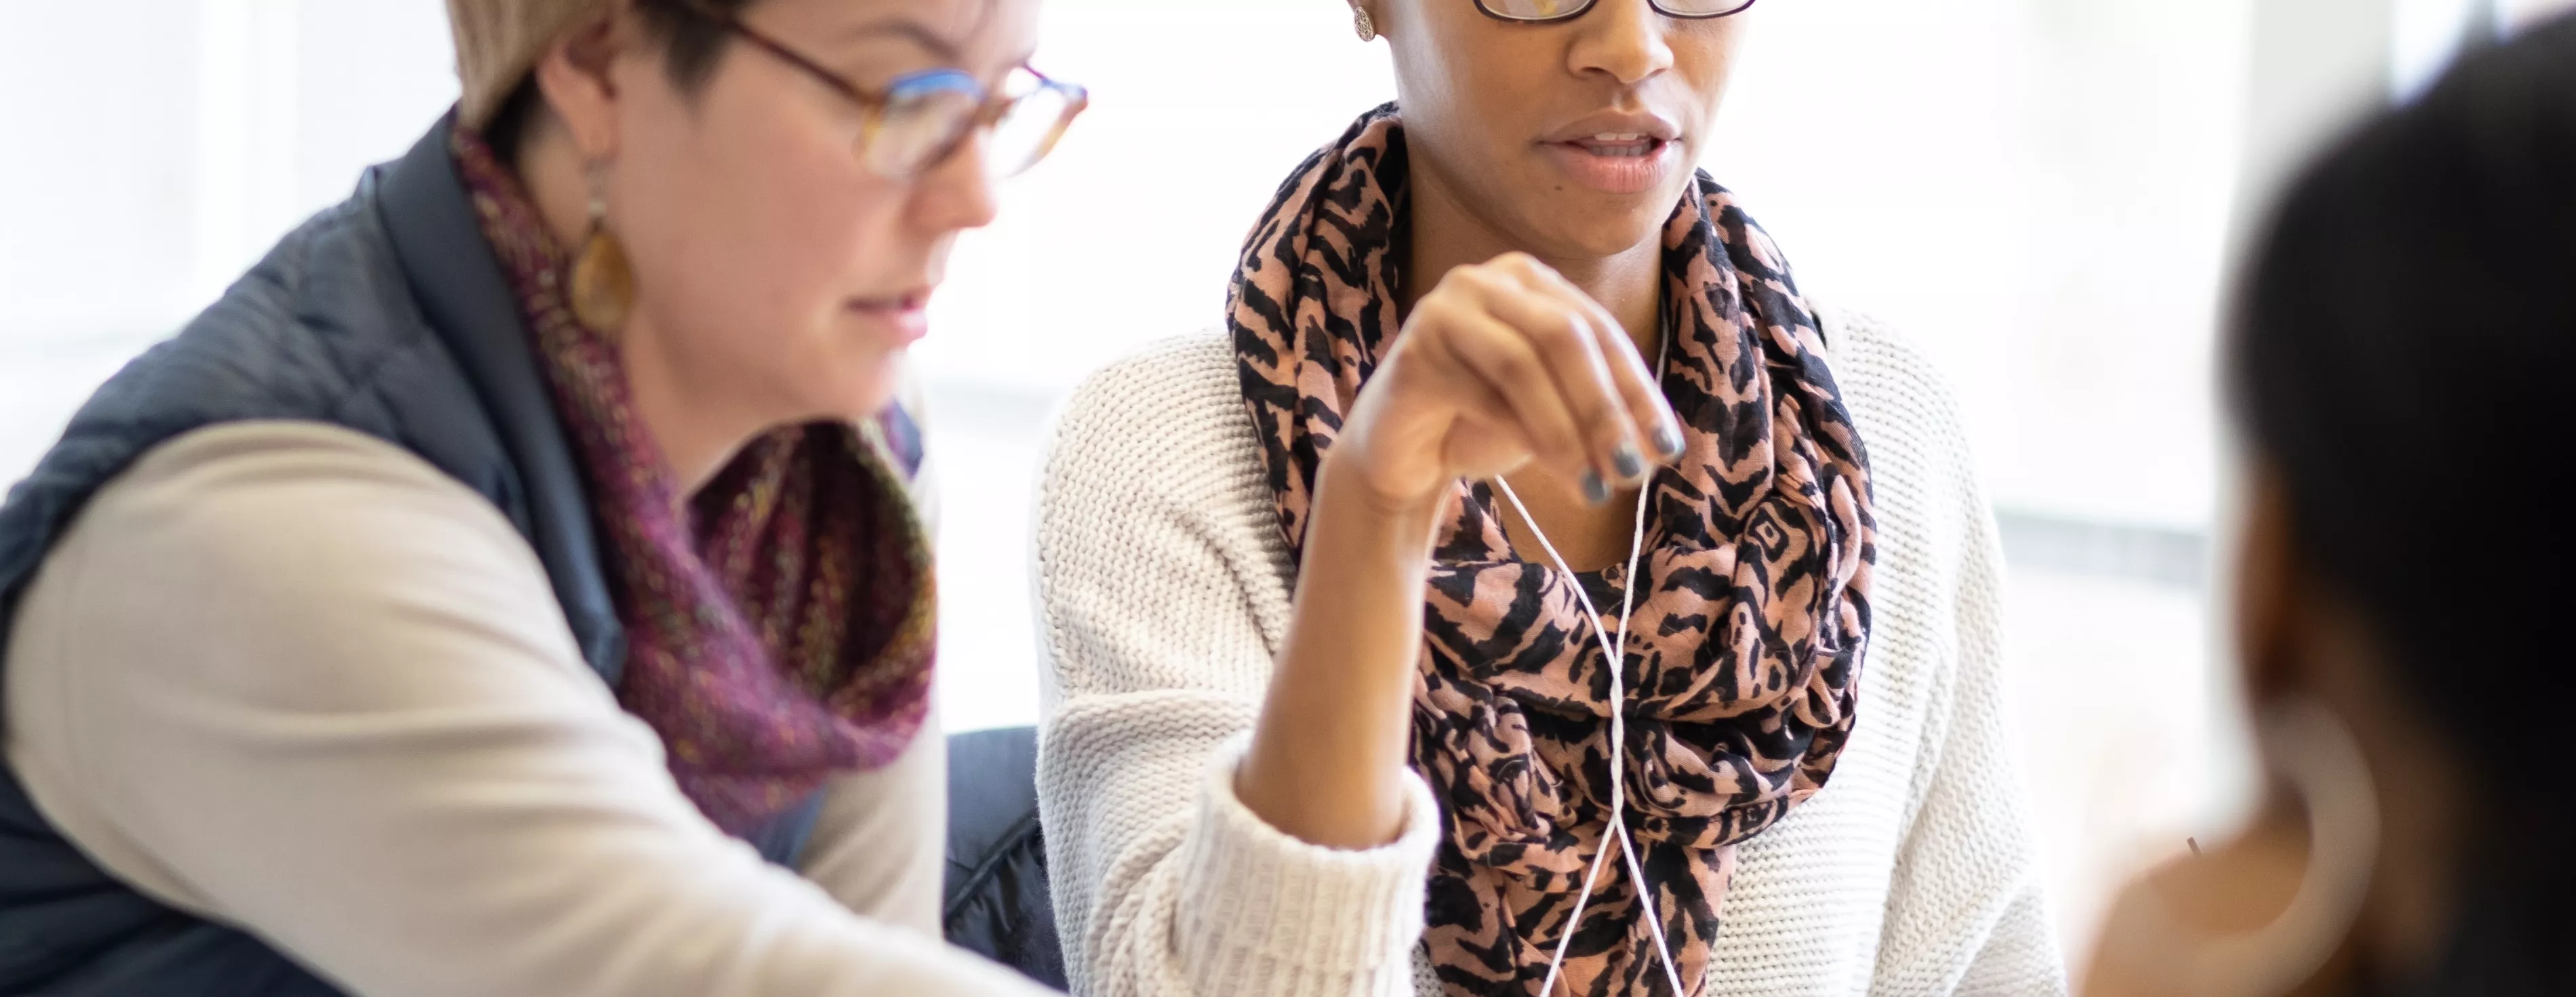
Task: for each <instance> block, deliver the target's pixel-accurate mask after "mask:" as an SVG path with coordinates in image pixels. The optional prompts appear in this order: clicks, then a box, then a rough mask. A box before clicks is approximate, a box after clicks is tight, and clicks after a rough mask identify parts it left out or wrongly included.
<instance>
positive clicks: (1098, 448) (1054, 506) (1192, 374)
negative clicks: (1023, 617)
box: [1038, 330, 1268, 539]
mask: <svg viewBox="0 0 2576 997" xmlns="http://www.w3.org/2000/svg"><path fill="white" fill-rule="evenodd" d="M1250 420H1251V417H1250V416H1249V415H1248V414H1246V413H1245V411H1244V408H1243V395H1242V388H1241V386H1240V384H1239V383H1238V378H1237V374H1236V368H1235V359H1234V351H1233V347H1232V346H1231V344H1229V343H1228V342H1227V340H1226V338H1225V336H1224V334H1223V333H1222V332H1218V331H1214V330H1210V331H1206V332H1201V333H1197V334H1194V335H1190V336H1184V337H1179V338H1175V339H1169V340H1164V341H1162V342H1158V343H1155V344H1153V345H1151V346H1148V347H1146V348H1144V349H1142V350H1139V351H1138V352H1136V353H1134V354H1131V355H1129V356H1127V357H1125V358H1122V359H1120V360H1118V361H1116V362H1114V363H1111V364H1110V365H1109V366H1107V367H1104V368H1102V369H1101V370H1100V371H1098V372H1096V373H1094V374H1092V375H1091V376H1090V377H1088V378H1086V379H1084V380H1083V382H1082V384H1081V386H1080V387H1077V388H1076V389H1074V392H1073V394H1072V395H1071V397H1069V398H1068V399H1067V400H1066V401H1065V403H1064V406H1063V408H1061V409H1060V410H1058V412H1057V414H1056V417H1055V420H1054V422H1053V424H1052V426H1051V427H1050V428H1049V430H1048V434H1047V443H1046V456H1045V458H1044V464H1043V467H1042V470H1041V472H1040V475H1041V484H1040V488H1039V498H1038V501H1039V516H1040V519H1041V522H1042V526H1041V528H1042V529H1043V528H1044V525H1043V524H1044V522H1045V521H1046V520H1048V519H1049V518H1050V517H1061V516H1064V515H1068V514H1073V515H1081V516H1084V517H1086V518H1089V517H1095V516H1113V517H1114V516H1119V515H1125V516H1133V515H1136V514H1138V513H1146V512H1159V513H1167V514H1186V515H1195V516H1204V515H1209V514H1226V515H1229V516H1231V514H1235V513H1240V512H1242V511H1245V510H1246V509H1249V508H1251V507H1253V506H1259V505H1262V504H1264V503H1265V502H1266V500H1267V498H1268V493H1267V490H1266V487H1265V486H1264V484H1263V480H1262V476H1261V470H1260V453H1259V451H1258V449H1257V441H1255V440H1254V439H1253V436H1252V427H1251V421H1250ZM1042 539H1043V538H1042Z"/></svg>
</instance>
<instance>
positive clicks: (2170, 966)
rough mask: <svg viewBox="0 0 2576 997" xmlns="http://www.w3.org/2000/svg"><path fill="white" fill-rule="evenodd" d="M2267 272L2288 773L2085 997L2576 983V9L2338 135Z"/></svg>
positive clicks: (2280, 770)
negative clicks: (2573, 640) (2574, 626)
mask: <svg viewBox="0 0 2576 997" xmlns="http://www.w3.org/2000/svg"><path fill="white" fill-rule="evenodd" d="M2241 294H2242V298H2241V301H2240V306H2239V311H2238V314H2237V316H2236V318H2235V323H2234V324H2235V328H2234V329H2233V330H2232V333H2231V337H2230V340H2229V343H2228V347H2227V349H2228V352H2229V357H2228V366H2229V377H2230V394H2231V395H2232V399H2233V406H2234V408H2235V410H2236V413H2237V417H2238V420H2239V422H2240V423H2241V425H2242V426H2243V427H2244V430H2245V435H2246V439H2247V443H2248V455H2249V457H2250V460H2251V462H2252V466H2251V473H2250V475H2249V477H2250V480H2251V482H2252V488H2251V495H2250V508H2249V510H2248V512H2249V514H2248V517H2247V520H2246V523H2245V533H2244V537H2243V545H2244V546H2243V549H2242V550H2241V551H2240V553H2239V556H2240V562H2239V564H2238V566H2237V569H2236V570H2237V577H2236V590H2235V591H2236V596H2235V599H2236V609H2235V611H2236V616H2237V622H2236V626H2235V632H2234V639H2235V642H2236V650H2237V653H2238V657H2239V660H2240V661H2241V662H2242V668H2243V680H2244V683H2245V686H2246V690H2247V696H2248V699H2249V701H2250V703H2251V704H2252V706H2253V711H2254V716H2255V718H2256V730H2257V732H2258V735H2259V736H2258V738H2257V741H2258V742H2259V744H2260V745H2261V753H2262V758H2263V762H2264V765H2265V767H2266V769H2267V770H2268V771H2269V772H2270V773H2271V777H2270V778H2269V779H2268V780H2267V786H2268V789H2267V794H2266V799H2265V802H2264V804H2263V805H2262V806H2261V807H2260V808H2259V809H2258V814H2257V816H2256V817H2255V818H2254V819H2253V821H2252V823H2251V824H2250V825H2249V826H2248V827H2247V828H2246V829H2245V830H2244V831H2243V832H2242V833H2241V834H2240V835H2239V836H2238V837H2237V838H2236V839H2235V840H2233V841H2231V842H2228V843H2226V844H2223V845H2219V846H2216V847H2214V848H2211V849H2208V850H2207V851H2206V852H2205V853H2204V854H2203V855H2201V856H2199V857H2196V858H2185V859H2181V860H2177V861H2176V862H2174V863H2173V864H2171V865H2170V866H2167V867H2165V868H2161V869H2159V870H2156V871H2155V872H2153V873H2150V874H2149V875H2147V876H2146V877H2144V878H2143V879H2141V880H2140V881H2138V882H2136V883H2134V884H2132V885H2131V886H2130V887H2129V888H2128V889H2127V891H2126V892H2125V893H2124V894H2123V895H2122V896H2121V897H2120V898H2119V899H2118V900H2117V901H2116V902H2115V903H2114V905H2113V907H2112V912H2111V915H2110V917H2109V918H2108V920H2107V922H2106V925H2105V927H2104V928H2103V933H2102V940H2101V944H2100V946H2099V948H2098V949H2097V951H2098V952H2099V956H2098V957H2097V958H2096V959H2095V963H2094V966H2093V967H2092V969H2091V970H2090V971H2089V974H2088V980H2089V985H2088V986H2087V988H2086V992H2087V993H2088V994H2091V995H2093V997H2148V995H2167V994H2170V995H2175V997H2185V995H2188V997H2273V995H2283V994H2297V995H2314V997H2328V995H2335V997H2341V995H2355V997H2360V995H2372V997H2409V995H2426V997H2430V995H2436V994H2440V995H2480V997H2485V995H2497V997H2503V995H2513V997H2520V995H2533V997H2537V995H2543V994H2570V993H2576V767H2571V765H2570V761H2571V753H2570V750H2569V747H2568V742H2567V739H2566V737H2565V733H2564V732H2565V731H2566V730H2567V729H2568V721H2567V717H2566V715H2565V714H2566V711H2567V709H2568V705H2569V693H2570V692H2571V691H2576V677H2571V676H2576V651H2571V650H2570V646H2569V644H2568V633H2567V628H2566V625H2565V621H2566V619H2567V615H2568V611H2569V606H2570V605H2572V604H2576V572H2571V565H2576V517H2571V509H2570V506H2569V503H2568V501H2567V491H2566V487H2567V486H2566V482H2567V479H2568V477H2569V474H2568V469H2569V468H2570V467H2576V407H2571V406H2570V404H2569V397H2570V390H2569V388H2570V386H2571V384H2576V18H2561V19H2559V20H2556V21H2553V22H2550V23H2547V24H2545V25H2543V26H2541V27H2538V28H2535V29H2533V30H2532V31H2530V32H2529V33H2528V34H2525V35H2523V36H2521V37H2520V38H2518V39H2516V40H2514V41H2511V42H2507V43H2504V44H2502V45H2499V46H2497V47H2493V48H2490V49H2487V50H2484V51H2481V52H2478V53H2475V54H2473V55H2471V56H2469V57H2467V58H2466V59H2464V60H2463V61H2462V62H2461V63H2460V64H2459V65H2458V66H2456V67H2455V68H2453V69H2452V70H2451V71H2450V73H2449V74H2448V75H2447V76H2445V77H2444V78H2443V79H2441V80H2440V81H2439V82H2438V83H2436V84H2435V86H2434V87H2433V88H2432V89H2431V90H2430V91H2429V92H2427V93H2426V94H2425V95H2424V96H2423V97H2421V98H2420V99H2418V100H2416V101H2415V102H2413V103H2411V104H2409V105H2406V106H2403V107H2399V108H2397V109H2395V110H2393V111H2390V112H2388V113H2386V114H2384V115H2381V116H2380V117H2378V118H2377V119H2376V120H2373V121H2371V122H2369V123H2368V124H2366V125H2364V126H2362V127H2361V128H2360V129H2359V130H2358V131H2357V132H2355V133H2354V134H2352V135H2351V136H2349V137H2347V138H2345V139H2344V140H2342V141H2341V142H2340V143H2339V144H2338V145H2336V146H2335V147H2334V148H2333V150H2332V151H2331V152H2329V153H2327V154H2326V155H2325V156H2324V158H2323V159H2322V160H2320V161H2319V162H2317V163H2316V164H2315V165H2314V166H2312V167H2311V168H2309V169H2308V171H2307V172H2306V173H2305V175H2304V176H2303V178H2302V179H2301V180H2300V181H2299V182H2298V183H2297V184H2296V185H2295V186H2294V187H2293V188H2292V190H2291V191H2290V192H2289V194H2288V195H2287V197H2286V198H2285V199H2284V200H2283V201H2282V203H2281V204H2280V206H2279V207H2278V209H2277V211H2276V214H2275V215H2274V216H2273V218H2272V219H2271V222H2270V230H2269V232H2268V234H2267V235H2266V237H2265V238H2264V239H2263V240H2262V242H2261V243H2260V245H2259V248H2258V252H2257V253H2256V255H2255V257H2254V259H2253V263H2252V269H2251V271H2250V274H2249V277H2248V279H2247V283H2246V285H2245V286H2244V288H2243V289H2242V291H2241Z"/></svg>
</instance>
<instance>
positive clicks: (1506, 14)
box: [1476, 0, 1753, 24]
mask: <svg viewBox="0 0 2576 997" xmlns="http://www.w3.org/2000/svg"><path fill="white" fill-rule="evenodd" d="M1596 2H1598V0H1476V9H1477V10H1481V11H1484V12H1485V16H1487V17H1492V18H1497V19H1500V20H1505V21H1514V22H1518V23H1521V24H1547V23H1550V22H1554V21H1571V20H1573V19H1575V18H1578V17H1582V16H1583V15H1584V14H1585V13H1588V12H1590V11H1591V10H1592V6H1593V4H1594V3H1596ZM1648 5H1649V6H1652V7H1653V8H1655V13H1658V14H1662V15H1664V16H1665V17H1673V18H1679V19H1681V20H1685V21H1705V20H1708V19H1710V18H1715V17H1727V16H1730V15H1734V14H1741V13H1744V12H1745V11H1747V10H1751V9H1752V8H1753V0H1648Z"/></svg>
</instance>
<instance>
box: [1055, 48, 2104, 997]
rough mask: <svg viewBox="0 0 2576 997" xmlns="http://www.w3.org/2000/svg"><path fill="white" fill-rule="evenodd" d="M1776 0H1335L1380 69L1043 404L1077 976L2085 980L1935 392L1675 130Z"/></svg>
mask: <svg viewBox="0 0 2576 997" xmlns="http://www.w3.org/2000/svg"><path fill="white" fill-rule="evenodd" d="M1789 2H1809V0H1789ZM1750 6H1751V4H1749V3H1748V2H1747V0H1565V2H1558V0H1359V2H1358V3H1357V4H1356V5H1355V6H1354V7H1353V8H1352V9H1351V11H1350V17H1351V19H1352V25H1353V28H1354V31H1355V33H1356V34H1357V36H1358V37H1359V38H1360V39H1361V40H1362V41H1368V40H1371V39H1373V38H1374V37H1376V36H1380V35H1382V36H1384V37H1385V39H1386V42H1387V44H1388V46H1389V50H1390V53H1391V55H1392V57H1393V59H1394V66H1395V79H1396V91H1397V95H1398V99H1397V101H1396V102H1395V103H1394V104H1390V105H1387V106H1385V107H1381V108H1378V109H1375V110H1371V111H1368V112H1366V113H1364V114H1361V115H1360V116H1359V118H1358V120H1356V121H1355V122H1353V123H1352V125H1351V126H1350V128H1349V129H1348V130H1347V131H1346V132H1344V133H1343V134H1342V135H1341V136H1340V137H1338V138H1334V139H1331V140H1330V141H1329V142H1328V143H1327V144H1326V145H1324V147H1323V148H1322V149H1321V150H1320V151H1318V152H1316V153H1315V154H1314V155H1313V156H1312V157H1310V158H1309V159H1307V160H1306V161H1305V162H1304V163H1303V164H1302V165H1300V166H1298V167H1297V168H1296V169H1295V171H1294V172H1292V173H1290V174H1289V176H1288V177H1287V179H1286V181H1285V182H1284V183H1282V184H1281V185H1280V187H1279V191H1278V195H1277V198H1276V199H1275V200H1274V201H1273V203H1272V204H1271V206H1270V208H1269V209H1268V210H1267V211H1266V212H1264V213H1263V214H1262V215H1261V216H1260V217H1259V218H1257V219H1254V220H1253V222H1252V225H1251V234H1250V236H1249V238H1248V240H1247V241H1246V243H1245V244H1244V247H1243V250H1242V254H1241V256H1240V257H1239V258H1238V261H1237V269H1236V272H1235V274H1234V279H1233V284H1232V294H1231V296H1230V301H1229V305H1230V308H1229V310H1228V312H1227V313H1226V315H1225V320H1226V328H1225V330H1224V331H1222V332H1212V333H1208V334H1203V335H1200V336H1195V337H1191V338H1187V339H1182V340H1177V341H1174V342H1171V343H1169V344H1166V345H1164V346H1161V347H1159V348H1157V349H1154V350H1152V351H1150V352H1148V353H1146V354H1144V355H1142V356H1139V357H1136V358H1132V359H1129V360H1126V361H1123V362H1121V363H1119V364H1117V365H1115V366H1113V367H1112V368H1110V369H1109V370H1107V371H1106V372H1104V373H1102V374H1100V375H1098V376H1096V377H1094V378H1092V379H1091V380H1090V381H1089V382H1088V383H1087V384H1085V385H1084V386H1083V387H1082V388H1081V389H1080V390H1079V391H1078V392H1077V393H1076V394H1075V396H1074V397H1073V399H1072V400H1071V402H1070V403H1069V404H1068V406H1067V408H1066V409H1065V411H1064V414H1063V417H1062V418H1061V420H1060V421H1059V423H1058V425H1057V428H1056V430H1055V431H1054V436H1053V439H1052V441H1051V443H1050V455H1049V456H1048V458H1047V462H1046V466H1045V470H1044V472H1043V474H1044V481H1045V484H1044V486H1043V489H1042V491H1041V495H1040V499H1039V509H1038V518H1039V522H1038V572H1037V574H1038V586H1039V593H1040V598H1041V602H1042V606H1041V608H1042V612H1043V620H1044V628H1045V629H1044V633H1045V635H1046V636H1045V640H1046V645H1047V650H1048V657H1049V661H1050V666H1051V668H1050V675H1051V678H1052V679H1053V683H1052V686H1051V687H1050V694H1049V696H1048V698H1047V702H1046V711H1047V718H1046V726H1045V736H1044V738H1043V739H1042V741H1041V745H1042V757H1041V761H1040V773H1039V783H1040V795H1041V798H1042V800H1043V805H1044V806H1045V808H1046V821H1047V844H1048V847H1049V849H1050V852H1051V862H1050V866H1051V868H1052V870H1053V872H1054V874H1055V876H1056V880H1055V885H1056V894H1055V895H1056V900H1057V904H1056V906H1057V910H1058V914H1059V918H1060V925H1061V929H1060V930H1061V933H1062V937H1063V938H1064V939H1065V942H1066V946H1067V955H1068V964H1069V965H1068V968H1069V970H1070V973H1069V975H1070V976H1071V979H1072V982H1073V984H1074V987H1075V989H1076V991H1077V992H1079V993H1083V994H1091V995H1102V997H1107V995H1120V997H1163V995H1183V994H1203V995H1215V994H1226V995H1230V997H1254V995H1274V994H1275V995H1279V997H1290V995H1294V997H1338V995H1363V994H1368V995H1380V994H1420V995H1423V997H1431V995H1438V994H1448V995H1456V997H1467V995H1480V997H1481V995H1502V997H1521V995H1537V994H1541V993H1553V994H1562V993H1575V994H1613V995H1626V994H1671V993H1676V992H1678V993H1684V994H1711V993H1715V994H1855V993H1875V994H1950V993H1999V994H2014V995H2046V994H2053V993H2060V992H2062V991H2063V990H2064V987H2065V983H2064V973H2063V970H2062V969H2061V968H2060V966H2059V964H2058V956H2057V948H2056V944H2055V940H2054V938H2053V937H2052V936H2051V934H2050V928H2049V918H2048V915H2047V905H2046V903H2045V901H2044V898H2043V896H2042V894H2041V889H2040V877H2039V875H2038V866H2037V853H2036V850H2035V849H2034V848H2033V846H2032V841H2031V832H2030V828H2029V827H2028V826H2027V823H2026V820H2025V817H2024V813H2025V810H2024V807H2023V804H2022V796H2021V793H2022V790H2021V787H2020V784H2019V779H2018V776H2017V774H2016V773H2015V771H2014V765H2013V761H2012V757H2011V754H2010V752H2009V751H2008V749H2007V746H2006V745H2007V742H2006V739H2005V737H2004V726H2003V724H2002V721H2001V712H2000V708H1999V704H2000V703H2001V702H2002V698H2003V688H2002V684H2003V673H2002V669H2001V652H2000V643H1999V639H2000V637H2001V627H2000V625H1999V613H2000V599H2001V593H2000V581H2001V577H2000V572H2001V565H2000V563H1999V560H2000V559H1999V557H1998V556H1997V550H1996V545H1995V533H1994V525H1993V520H1992V518H1991V516H1990V515H1989V513H1988V511H1987V508H1986V505H1985V502H1984V499H1983V497H1982V495H1981V494H1980V492H1979V489H1978V486H1977V482H1976V478H1975V475H1974V473H1973V471H1972V466H1973V465H1972V462H1971V461H1970V460H1969V459H1968V455H1967V448H1966V443H1965V440H1964V434H1963V433H1962V431H1961V428H1960V424H1959V418H1958V413H1957V409H1956V407H1955V405H1954V404H1953V402H1952V400H1951V397H1950V395H1949V393H1948V391H1947V389H1946V388H1945V387H1944V385H1943V384H1942V382H1941V380H1940V378H1939V377H1937V376H1936V375H1935V374H1934V372H1933V371H1932V370H1931V368H1930V365H1929V364H1928V363H1926V362H1925V360H1924V359H1923V357H1922V356H1921V355H1920V354H1918V353H1917V352H1915V350H1914V349H1913V348H1912V347H1911V346H1909V345H1908V344H1907V342H1906V340H1905V339H1904V338H1903V337H1902V336H1900V335H1898V334H1897V333H1896V332H1895V331H1893V330H1890V329H1888V328H1886V327H1885V326H1883V325H1881V324H1879V323H1876V322H1873V321H1870V320H1869V319H1867V318H1865V317H1863V316H1859V315H1856V314H1851V313H1848V312H1844V311H1840V310H1836V309H1833V308H1831V307H1828V306H1826V305H1824V304H1822V303H1819V302H1818V301H1816V300H1813V299H1810V298H1809V297H1807V296H1806V294H1805V293H1804V292H1803V291H1802V290H1801V287H1800V285H1799V283H1798V281H1797V280H1796V278H1795V277H1794V276H1793V274H1792V272H1791V269H1790V266H1789V263H1788V260H1787V258H1786V257H1785V256H1784V255H1783V254H1782V253H1781V251H1780V248H1779V247H1778V246H1777V245H1775V244H1773V242H1772V241H1771V238H1770V236H1769V235H1767V234H1766V233H1764V231H1763V230H1762V228H1761V227H1760V226H1759V225H1756V224H1755V223H1754V222H1753V220H1752V219H1751V218H1750V217H1749V216H1748V215H1747V214H1746V209H1745V207H1744V206H1743V205H1742V204H1741V202H1740V201H1739V200H1738V199H1737V198H1736V197H1735V195H1733V194H1732V193H1730V192H1728V191H1727V190H1726V189H1725V188H1723V187H1721V186H1719V185H1718V183H1717V182H1716V180H1715V179H1713V178H1711V177H1710V176H1708V175H1707V174H1705V173H1701V172H1698V171H1697V170H1696V169H1695V168H1694V167H1695V164H1697V163H1698V162H1700V161H1701V160H1702V159H1703V158H1704V157H1705V156H1706V155H1707V154H1708V153H1709V151H1710V147H1711V145H1712V143H1713V135H1714V132H1713V125H1714V120H1715V116H1716V112H1717V109H1718V106H1719V104H1720V102H1721V100H1722V98H1723V97H1724V95H1725V92H1726V88H1727V81H1728V78H1729V75H1730V72H1731V70H1732V69H1733V67H1734V66H1735V65H1736V57H1737V52H1738V51H1739V49H1740V47H1741V46H1743V45H1746V44H1760V41H1759V39H1758V37H1757V36H1755V34H1754V33H1753V32H1750V31H1748V30H1747V24H1748V22H1749V20H1750V19H1751V18H1752V17H1754V16H1757V15H1758V14H1759V11H1758V10H1748V9H1747V8H1749V7H1750ZM1808 127H1815V128H1831V127H1834V126H1833V124H1832V123H1831V122H1813V123H1809V124H1808ZM1741 140H1743V141H1758V142H1776V143H1786V144H1795V143H1797V142H1798V141H1800V136H1798V135H1797V134H1779V135H1760V136H1749V135H1748V136H1743V137H1741ZM1963 210H1964V209H1963ZM1927 251H1928V252H1933V253H1935V254H1938V253H1939V252H1941V250H1940V249H1939V247H1938V245H1937V240H1935V244H1933V245H1929V246H1927ZM1954 262H1955V263H1957V264H1958V265H1960V266H1961V267H1963V270H1962V273H1963V274H1964V275H1966V276H1967V279H1968V280H1969V281H1970V283H1971V284H1973V283H1974V279H1975V278H1974V275H1975V273H1976V263H1975V261H1973V260H1959V261H1954ZM2010 293H2012V291H2011V290H2010V289H2008V288H2003V287H1980V288H1979V289H1978V293H1975V294H1968V295H1963V296H1962V298H1961V305H1962V307H1964V308H1970V309H1974V308H1977V307H1980V306H1979V304H1978V302H1979V301H1980V300H1981V298H1982V297H1983V296H1985V295H2005V294H2010ZM1211 317H1212V318H1213V317H1214V316H1211ZM1560 555H1561V556H1560ZM1596 623H1597V624H1598V625H1597V626H1596ZM1610 648H1616V650H1615V651H1613V650H1609V649H1610ZM1623 726H1624V735H1623V734H1622V733H1620V732H1621V731H1622V727H1623ZM1623 795H1624V800H1623V799H1622V796H1623ZM1623 836H1624V840H1625V841H1626V842H1628V843H1630V844H1633V845H1634V847H1633V848H1626V847H1623V846H1622V844H1621V842H1622V840H1623Z"/></svg>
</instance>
